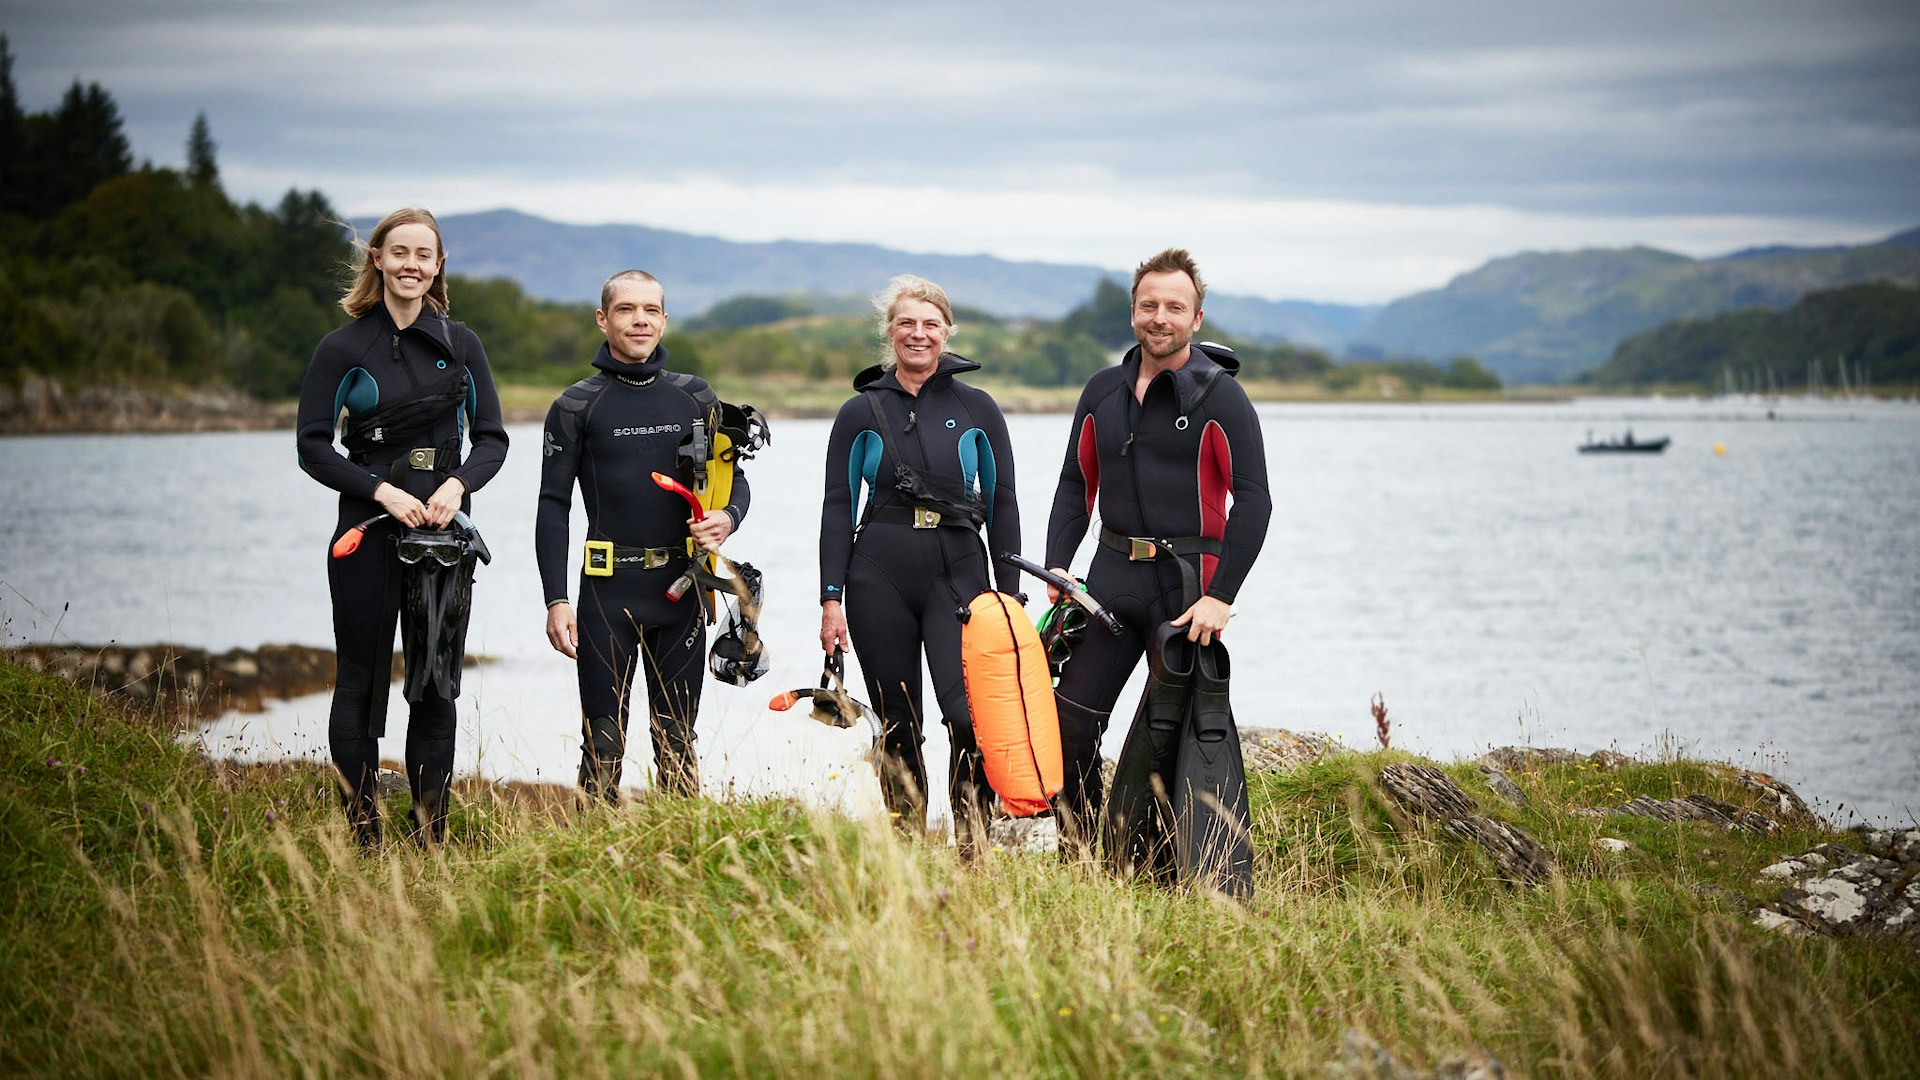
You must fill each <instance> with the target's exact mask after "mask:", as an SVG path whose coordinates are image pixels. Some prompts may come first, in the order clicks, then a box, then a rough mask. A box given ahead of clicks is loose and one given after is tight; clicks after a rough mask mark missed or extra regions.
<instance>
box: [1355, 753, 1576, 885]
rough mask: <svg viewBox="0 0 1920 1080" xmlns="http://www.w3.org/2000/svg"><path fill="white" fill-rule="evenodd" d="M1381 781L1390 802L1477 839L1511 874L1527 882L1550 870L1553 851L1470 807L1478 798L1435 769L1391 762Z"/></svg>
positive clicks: (1476, 806)
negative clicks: (1474, 799)
mask: <svg viewBox="0 0 1920 1080" xmlns="http://www.w3.org/2000/svg"><path fill="white" fill-rule="evenodd" d="M1380 785H1381V787H1383V788H1385V789H1386V792H1387V795H1388V796H1389V797H1391V798H1392V799H1393V801H1394V802H1396V803H1398V804H1399V805H1400V806H1401V807H1402V808H1404V809H1406V810H1408V811H1410V812H1411V813H1413V814H1414V815H1415V816H1417V817H1430V818H1437V819H1439V820H1440V822H1441V823H1442V825H1443V826H1444V827H1445V828H1446V829H1447V831H1449V832H1451V833H1454V834H1455V835H1458V836H1464V837H1466V838H1468V839H1470V840H1473V841H1474V842H1476V843H1478V844H1479V845H1480V846H1481V847H1482V848H1484V849H1485V850H1486V852H1487V853H1488V854H1489V855H1491V856H1492V857H1493V860H1494V862H1495V863H1496V864H1498V865H1499V867H1500V869H1501V871H1502V872H1503V873H1504V874H1505V875H1506V876H1507V877H1508V878H1509V879H1510V880H1515V881H1520V882H1524V883H1526V884H1530V885H1531V884H1538V883H1539V882H1542V881H1545V880H1546V879H1547V878H1548V877H1550V876H1552V874H1553V868H1554V862H1553V856H1552V855H1550V854H1548V852H1547V849H1546V848H1545V847H1544V846H1543V845H1542V844H1541V843H1540V841H1538V840H1535V839H1534V838H1533V837H1531V836H1529V835H1527V834H1526V833H1525V832H1523V831H1522V830H1520V829H1517V828H1515V827H1513V826H1511V825H1508V824H1506V823H1504V822H1499V821H1494V820H1493V819H1492V818H1488V817H1482V816H1480V815H1479V814H1476V813H1474V811H1475V810H1477V809H1479V804H1477V803H1475V802H1474V801H1473V797H1472V796H1470V795H1468V794H1467V793H1466V792H1465V791H1462V790H1460V785H1458V784H1456V783H1454V782H1453V781H1452V780H1450V779H1448V778H1447V775H1446V774H1445V773H1443V772H1441V771H1440V770H1439V769H1436V768H1434V767H1433V766H1431V765H1417V764H1413V763H1411V762H1400V763H1396V764H1393V765H1389V766H1387V767H1386V768H1384V769H1381V770H1380Z"/></svg>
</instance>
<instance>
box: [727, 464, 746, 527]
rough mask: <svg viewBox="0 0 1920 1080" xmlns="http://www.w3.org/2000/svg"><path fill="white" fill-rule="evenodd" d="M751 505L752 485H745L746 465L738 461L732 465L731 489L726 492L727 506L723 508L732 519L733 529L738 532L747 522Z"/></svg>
mask: <svg viewBox="0 0 1920 1080" xmlns="http://www.w3.org/2000/svg"><path fill="white" fill-rule="evenodd" d="M752 505H753V485H751V484H749V483H747V469H746V464H745V463H744V462H742V461H740V460H739V459H737V458H736V459H735V460H734V463H733V488H732V490H730V491H728V492H727V505H726V506H725V507H723V509H724V510H726V512H727V516H728V517H731V518H732V519H733V527H734V529H735V531H738V530H739V528H740V526H741V525H742V524H744V523H745V522H746V520H747V508H748V507H750V506H752Z"/></svg>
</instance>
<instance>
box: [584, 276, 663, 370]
mask: <svg viewBox="0 0 1920 1080" xmlns="http://www.w3.org/2000/svg"><path fill="white" fill-rule="evenodd" d="M594 318H595V319H597V320H599V322H600V330H601V332H603V333H605V334H606V335H607V349H608V350H609V351H610V352H612V353H613V356H614V359H616V360H619V361H620V362H621V363H625V364H638V363H642V362H644V361H645V360H646V359H647V357H649V356H652V355H653V350H654V347H655V346H657V345H659V344H660V335H662V334H664V333H666V332H667V294H666V291H665V290H664V289H662V288H661V287H660V283H659V282H657V281H633V280H625V281H616V282H614V283H613V299H612V300H610V301H608V303H607V306H606V308H605V309H604V310H602V311H596V312H594Z"/></svg>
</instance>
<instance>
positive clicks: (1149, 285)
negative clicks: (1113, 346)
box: [1133, 270, 1206, 361]
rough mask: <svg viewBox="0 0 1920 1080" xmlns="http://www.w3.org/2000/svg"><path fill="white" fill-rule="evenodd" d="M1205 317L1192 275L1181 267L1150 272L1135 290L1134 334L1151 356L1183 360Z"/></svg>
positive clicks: (1143, 350) (1141, 346)
mask: <svg viewBox="0 0 1920 1080" xmlns="http://www.w3.org/2000/svg"><path fill="white" fill-rule="evenodd" d="M1205 317H1206V316H1205V315H1204V314H1203V313H1202V312H1201V310H1200V293H1199V290H1197V289H1195V288H1194V287H1193V279H1192V278H1190V277H1188V276H1187V275H1186V274H1184V273H1182V272H1180V271H1178V270H1162V271H1158V272H1156V273H1152V274H1148V275H1146V276H1145V277H1142V278H1141V279H1140V284H1139V285H1138V286H1136V287H1135V288H1134V290H1133V336H1134V337H1136V338H1138V339H1139V340H1140V351H1141V352H1142V353H1145V354H1146V355H1147V357H1149V358H1150V359H1153V360H1160V361H1168V360H1175V361H1177V360H1184V359H1185V358H1186V349H1187V346H1188V345H1189V344H1191V343H1192V341H1193V335H1194V333H1195V331H1197V330H1199V329H1200V322H1201V320H1202V319H1204V318H1205Z"/></svg>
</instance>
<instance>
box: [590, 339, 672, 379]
mask: <svg viewBox="0 0 1920 1080" xmlns="http://www.w3.org/2000/svg"><path fill="white" fill-rule="evenodd" d="M593 366H594V367H597V368H599V369H600V370H601V371H604V372H606V373H607V374H609V375H612V376H614V377H615V378H619V379H624V380H626V381H627V382H634V383H647V382H652V381H653V377H654V376H656V375H658V374H660V373H661V372H662V371H664V370H666V367H667V347H666V346H665V345H655V346H654V347H653V353H652V354H651V355H650V356H648V357H647V358H646V359H645V360H642V361H641V362H639V363H637V364H629V363H627V362H626V361H624V360H616V359H614V356H613V350H612V349H609V348H607V343H606V342H604V341H603V342H601V343H600V351H599V352H597V353H595V354H594V355H593Z"/></svg>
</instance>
